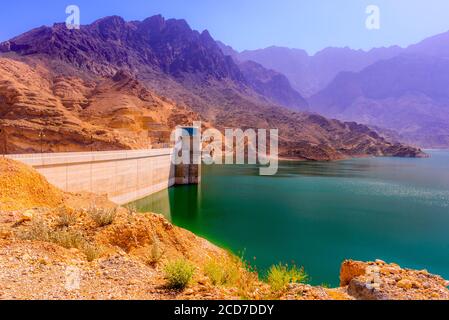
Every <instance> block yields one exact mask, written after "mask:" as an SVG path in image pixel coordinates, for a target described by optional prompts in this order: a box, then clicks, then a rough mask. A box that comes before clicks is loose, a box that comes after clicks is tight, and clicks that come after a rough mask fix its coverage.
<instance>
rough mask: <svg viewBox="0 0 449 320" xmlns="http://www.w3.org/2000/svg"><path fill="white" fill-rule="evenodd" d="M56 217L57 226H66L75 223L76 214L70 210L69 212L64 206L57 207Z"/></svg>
mask: <svg viewBox="0 0 449 320" xmlns="http://www.w3.org/2000/svg"><path fill="white" fill-rule="evenodd" d="M58 218H59V220H58V226H59V227H61V228H68V227H70V226H73V225H74V224H76V215H75V214H74V213H72V212H69V211H68V210H67V208H65V207H63V208H60V209H59V217H58Z"/></svg>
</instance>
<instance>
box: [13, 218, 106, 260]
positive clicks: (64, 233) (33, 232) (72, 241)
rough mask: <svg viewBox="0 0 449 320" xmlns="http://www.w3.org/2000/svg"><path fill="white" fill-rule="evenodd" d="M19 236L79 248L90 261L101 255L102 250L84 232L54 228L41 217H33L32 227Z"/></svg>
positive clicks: (69, 247)
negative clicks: (88, 239)
mask: <svg viewBox="0 0 449 320" xmlns="http://www.w3.org/2000/svg"><path fill="white" fill-rule="evenodd" d="M18 237H19V238H21V239H24V240H31V241H42V242H51V243H54V244H56V245H58V246H61V247H63V248H66V249H72V248H75V249H78V250H80V251H81V252H83V253H84V254H85V255H86V258H87V260H88V261H89V262H92V261H94V260H95V259H98V258H99V257H100V256H101V250H100V249H99V248H98V247H97V246H96V245H95V244H92V243H90V242H89V241H87V239H86V238H85V236H84V235H83V234H82V233H80V232H78V231H74V230H71V229H69V228H65V229H63V230H53V229H52V228H50V227H49V226H48V225H47V224H46V223H45V222H44V221H43V220H42V219H39V218H36V219H33V221H32V222H31V225H30V227H29V228H28V229H27V230H25V231H22V232H20V233H19V234H18Z"/></svg>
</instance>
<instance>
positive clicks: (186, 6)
mask: <svg viewBox="0 0 449 320" xmlns="http://www.w3.org/2000/svg"><path fill="white" fill-rule="evenodd" d="M68 5H77V6H78V7H79V8H80V12H81V24H89V23H91V22H93V21H95V20H96V19H98V18H101V17H104V16H109V15H119V16H122V17H124V18H125V19H126V20H142V19H144V18H146V17H149V16H152V15H155V14H162V15H163V16H164V17H166V18H177V19H185V20H186V21H187V22H188V23H189V24H190V26H191V27H192V28H193V29H197V30H199V31H202V30H205V29H207V30H209V32H210V33H211V34H212V36H213V37H214V38H215V39H217V40H220V41H222V42H224V43H226V44H228V45H231V46H232V47H234V48H235V49H236V50H239V51H242V50H247V49H248V50H251V49H260V48H265V47H269V46H272V45H276V46H286V47H290V48H300V49H304V50H306V51H308V52H309V53H310V54H314V53H315V52H317V51H319V50H321V49H323V48H325V47H329V46H334V47H346V46H347V47H351V48H353V49H364V50H368V49H371V48H373V47H381V46H390V45H400V46H407V45H410V44H413V43H416V42H419V41H420V40H422V39H424V38H426V37H428V36H432V35H435V34H438V33H441V32H446V31H448V30H449V1H448V0H126V1H125V0H72V1H65V0H39V1H30V0H8V1H2V5H1V11H0V41H4V40H8V39H10V38H12V37H14V36H16V35H18V34H20V33H23V32H25V31H28V30H30V29H32V28H34V27H38V26H42V25H52V24H53V23H54V22H64V21H65V20H66V17H67V15H66V13H65V9H66V7H67V6H68ZM369 5H376V6H377V7H378V8H379V13H380V20H379V21H380V29H374V30H370V29H368V28H367V27H366V20H367V18H368V16H369V14H367V13H366V9H367V7H368V6H369Z"/></svg>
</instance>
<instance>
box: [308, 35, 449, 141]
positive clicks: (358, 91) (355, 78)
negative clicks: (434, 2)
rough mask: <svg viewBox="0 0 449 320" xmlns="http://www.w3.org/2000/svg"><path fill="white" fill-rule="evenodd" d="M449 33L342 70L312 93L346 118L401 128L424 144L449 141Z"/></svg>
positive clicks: (320, 107) (323, 109)
mask: <svg viewBox="0 0 449 320" xmlns="http://www.w3.org/2000/svg"><path fill="white" fill-rule="evenodd" d="M448 57H449V33H445V34H441V35H438V36H435V37H432V38H429V39H426V40H424V41H422V42H421V43H418V44H416V45H413V46H410V47H409V48H407V49H404V50H403V52H402V53H401V54H400V55H398V56H396V57H394V58H391V59H387V60H382V61H378V62H376V63H374V64H372V65H370V66H368V67H366V68H365V69H363V70H362V71H360V72H342V73H340V74H339V75H338V76H337V77H336V78H335V79H334V80H333V81H332V82H331V83H330V84H329V85H328V86H327V87H326V88H325V89H323V90H322V91H321V92H319V93H318V94H316V95H314V96H313V97H312V98H311V99H310V104H311V108H312V109H313V110H314V111H316V112H319V113H321V114H324V115H327V116H331V117H335V118H338V119H342V120H351V121H358V122H361V123H365V124H370V125H375V126H379V127H383V128H387V129H392V130H395V131H397V132H398V133H399V134H400V135H401V136H402V137H404V138H405V139H406V140H407V141H409V142H413V143H415V144H417V145H420V146H424V147H448V146H449V59H448Z"/></svg>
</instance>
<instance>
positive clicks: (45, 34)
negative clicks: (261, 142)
mask: <svg viewBox="0 0 449 320" xmlns="http://www.w3.org/2000/svg"><path fill="white" fill-rule="evenodd" d="M0 50H1V51H2V53H1V64H0V66H1V68H2V70H1V72H0V125H1V126H2V127H3V128H6V131H7V144H8V150H9V151H12V152H15V151H18V152H23V151H26V152H28V151H39V149H40V148H46V149H48V151H65V150H85V149H92V148H95V149H97V148H98V149H100V148H108V147H110V148H113V149H118V148H125V149H127V148H139V147H143V146H145V145H147V144H148V143H150V142H151V143H155V142H158V141H160V140H164V139H167V136H166V134H165V133H166V132H168V131H169V130H170V129H172V128H173V127H174V126H176V125H177V124H185V123H188V122H189V121H193V120H194V119H200V120H202V121H204V122H205V125H206V126H214V127H216V128H218V129H224V128H226V127H233V128H267V129H268V128H278V129H279V130H280V152H281V156H285V157H294V158H297V159H311V160H332V159H342V158H345V157H348V156H364V155H376V156H382V155H398V156H419V155H421V152H420V150H418V149H415V148H412V147H408V146H404V145H401V144H399V143H391V142H389V141H387V140H386V139H384V138H382V137H380V136H379V135H377V134H376V133H375V132H374V131H372V130H370V129H369V128H367V127H365V126H361V125H358V124H355V123H352V122H349V123H342V122H339V121H336V120H328V119H326V118H324V117H321V116H318V115H314V114H309V113H303V112H294V111H292V110H289V109H287V108H284V107H283V106H282V103H276V102H275V101H273V100H274V99H277V100H279V99H283V100H284V102H286V103H288V101H290V102H291V101H294V100H295V99H298V100H300V99H299V97H300V96H298V95H294V93H293V92H291V91H290V92H289V93H288V90H287V91H284V90H285V88H286V86H287V84H288V81H285V79H284V78H282V77H279V76H278V75H277V73H275V72H271V71H269V70H266V69H265V68H263V67H261V66H260V65H257V64H254V63H250V64H240V63H238V64H237V63H235V61H234V59H233V58H232V57H230V56H227V55H225V54H223V52H222V50H221V49H220V47H219V45H218V44H217V43H216V41H215V40H214V39H213V38H212V37H211V35H210V34H209V33H208V32H207V31H203V32H201V33H200V32H198V31H195V30H192V29H191V28H190V27H189V25H188V24H187V22H185V21H184V20H174V19H170V20H165V19H164V18H163V17H161V16H154V17H150V18H148V19H145V20H144V21H131V22H126V21H125V20H123V19H122V18H120V17H115V16H114V17H107V18H103V19H100V20H98V21H96V22H94V23H92V24H90V25H86V26H82V27H81V29H80V30H68V29H67V28H66V27H65V25H64V24H55V25H53V26H52V27H40V28H37V29H34V30H31V31H30V32H27V33H25V34H22V35H20V36H17V37H15V38H13V39H11V40H9V41H7V42H5V43H2V44H0ZM286 92H287V93H288V94H285V93H286ZM301 103H303V102H301ZM155 128H157V129H155ZM161 132H162V133H161ZM41 133H43V134H41Z"/></svg>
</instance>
